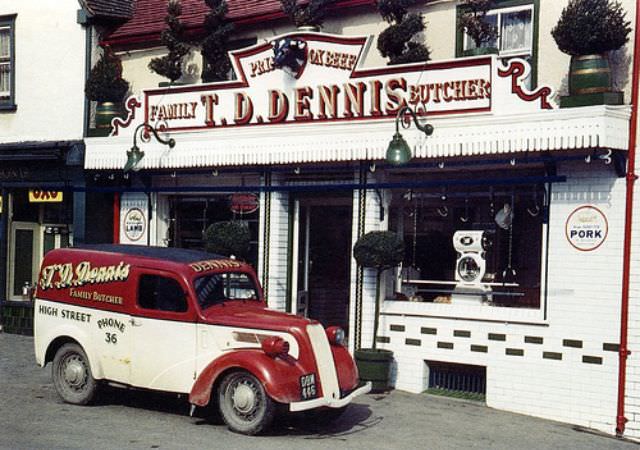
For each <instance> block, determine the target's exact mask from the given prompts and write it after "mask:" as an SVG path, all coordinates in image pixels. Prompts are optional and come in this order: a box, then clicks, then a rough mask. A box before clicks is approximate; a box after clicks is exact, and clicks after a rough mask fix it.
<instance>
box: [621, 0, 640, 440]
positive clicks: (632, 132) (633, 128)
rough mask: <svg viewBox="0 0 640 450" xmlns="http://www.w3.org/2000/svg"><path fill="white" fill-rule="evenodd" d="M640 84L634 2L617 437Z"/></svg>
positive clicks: (639, 32) (639, 29) (639, 17)
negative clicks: (639, 90) (639, 89)
mask: <svg viewBox="0 0 640 450" xmlns="http://www.w3.org/2000/svg"><path fill="white" fill-rule="evenodd" d="M639 83H640V2H638V1H636V22H635V42H634V47H633V81H632V84H631V123H630V125H629V151H628V155H629V157H628V159H629V164H628V168H627V194H626V207H625V220H624V221H625V224H624V253H623V263H622V305H621V306H622V307H621V312H620V350H619V358H620V363H619V365H618V415H617V417H616V435H617V436H618V437H622V435H623V434H624V429H625V424H626V423H627V419H626V418H625V417H624V400H625V383H626V375H627V358H628V357H629V353H630V352H629V349H628V347H627V345H628V339H627V337H628V336H627V334H628V321H629V287H630V271H631V232H632V228H633V227H632V225H633V188H634V186H635V182H636V179H637V178H638V177H637V175H636V173H635V165H636V144H637V134H638V88H639V86H638V85H639Z"/></svg>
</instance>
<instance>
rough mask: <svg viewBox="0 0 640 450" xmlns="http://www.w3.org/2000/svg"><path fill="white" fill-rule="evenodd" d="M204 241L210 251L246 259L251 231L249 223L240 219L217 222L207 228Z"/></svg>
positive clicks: (206, 248)
mask: <svg viewBox="0 0 640 450" xmlns="http://www.w3.org/2000/svg"><path fill="white" fill-rule="evenodd" d="M204 241H205V250H206V251H208V252H210V253H217V254H219V255H224V256H234V257H237V258H239V259H246V258H247V256H248V255H249V250H250V242H251V233H250V232H249V227H248V226H247V224H246V223H244V222H241V221H238V220H230V221H224V222H216V223H214V224H211V225H209V226H208V227H207V229H206V230H205V232H204Z"/></svg>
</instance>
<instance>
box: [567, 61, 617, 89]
mask: <svg viewBox="0 0 640 450" xmlns="http://www.w3.org/2000/svg"><path fill="white" fill-rule="evenodd" d="M610 91H611V69H610V68H609V60H608V59H607V58H606V57H605V56H604V55H582V56H573V57H571V71H570V73H569V94H571V95H583V94H600V93H603V92H610Z"/></svg>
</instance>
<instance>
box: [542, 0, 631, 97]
mask: <svg viewBox="0 0 640 450" xmlns="http://www.w3.org/2000/svg"><path fill="white" fill-rule="evenodd" d="M630 32H631V26H630V22H629V21H627V20H626V13H625V11H624V9H623V8H622V5H620V3H618V2H617V1H611V0H570V1H569V4H568V5H567V7H566V8H564V10H563V11H562V14H561V15H560V19H559V20H558V23H557V24H556V26H555V27H554V28H553V30H551V35H552V36H553V39H554V40H555V41H556V44H557V45H558V48H559V49H560V51H562V52H564V53H566V54H568V55H571V68H570V74H569V94H570V95H569V97H565V98H562V99H561V106H583V105H589V104H602V103H609V104H621V103H622V101H623V100H622V93H620V92H617V93H612V92H611V91H612V88H611V69H610V67H609V61H608V58H607V55H606V53H607V52H610V51H612V50H617V49H619V48H621V47H622V46H623V45H625V44H626V43H627V42H628V40H629V33H630Z"/></svg>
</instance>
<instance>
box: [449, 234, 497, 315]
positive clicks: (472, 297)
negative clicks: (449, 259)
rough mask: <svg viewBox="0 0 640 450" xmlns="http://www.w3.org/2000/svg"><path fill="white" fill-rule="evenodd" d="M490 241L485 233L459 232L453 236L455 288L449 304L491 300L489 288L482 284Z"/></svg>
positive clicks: (477, 302) (478, 302) (476, 302)
mask: <svg viewBox="0 0 640 450" xmlns="http://www.w3.org/2000/svg"><path fill="white" fill-rule="evenodd" d="M491 244H492V242H491V239H490V238H489V236H488V234H487V233H486V232H485V231H481V230H480V231H479V230H460V231H456V232H455V233H454V234H453V248H454V249H455V250H456V252H457V253H458V257H457V259H456V268H455V277H456V282H457V284H456V286H455V288H454V291H453V293H452V295H451V303H457V304H475V305H477V304H480V303H482V302H483V301H489V300H491V287H489V286H487V285H486V284H485V283H483V282H482V279H483V278H484V275H485V273H486V271H487V260H486V255H487V251H488V250H489V248H490V247H491Z"/></svg>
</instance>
